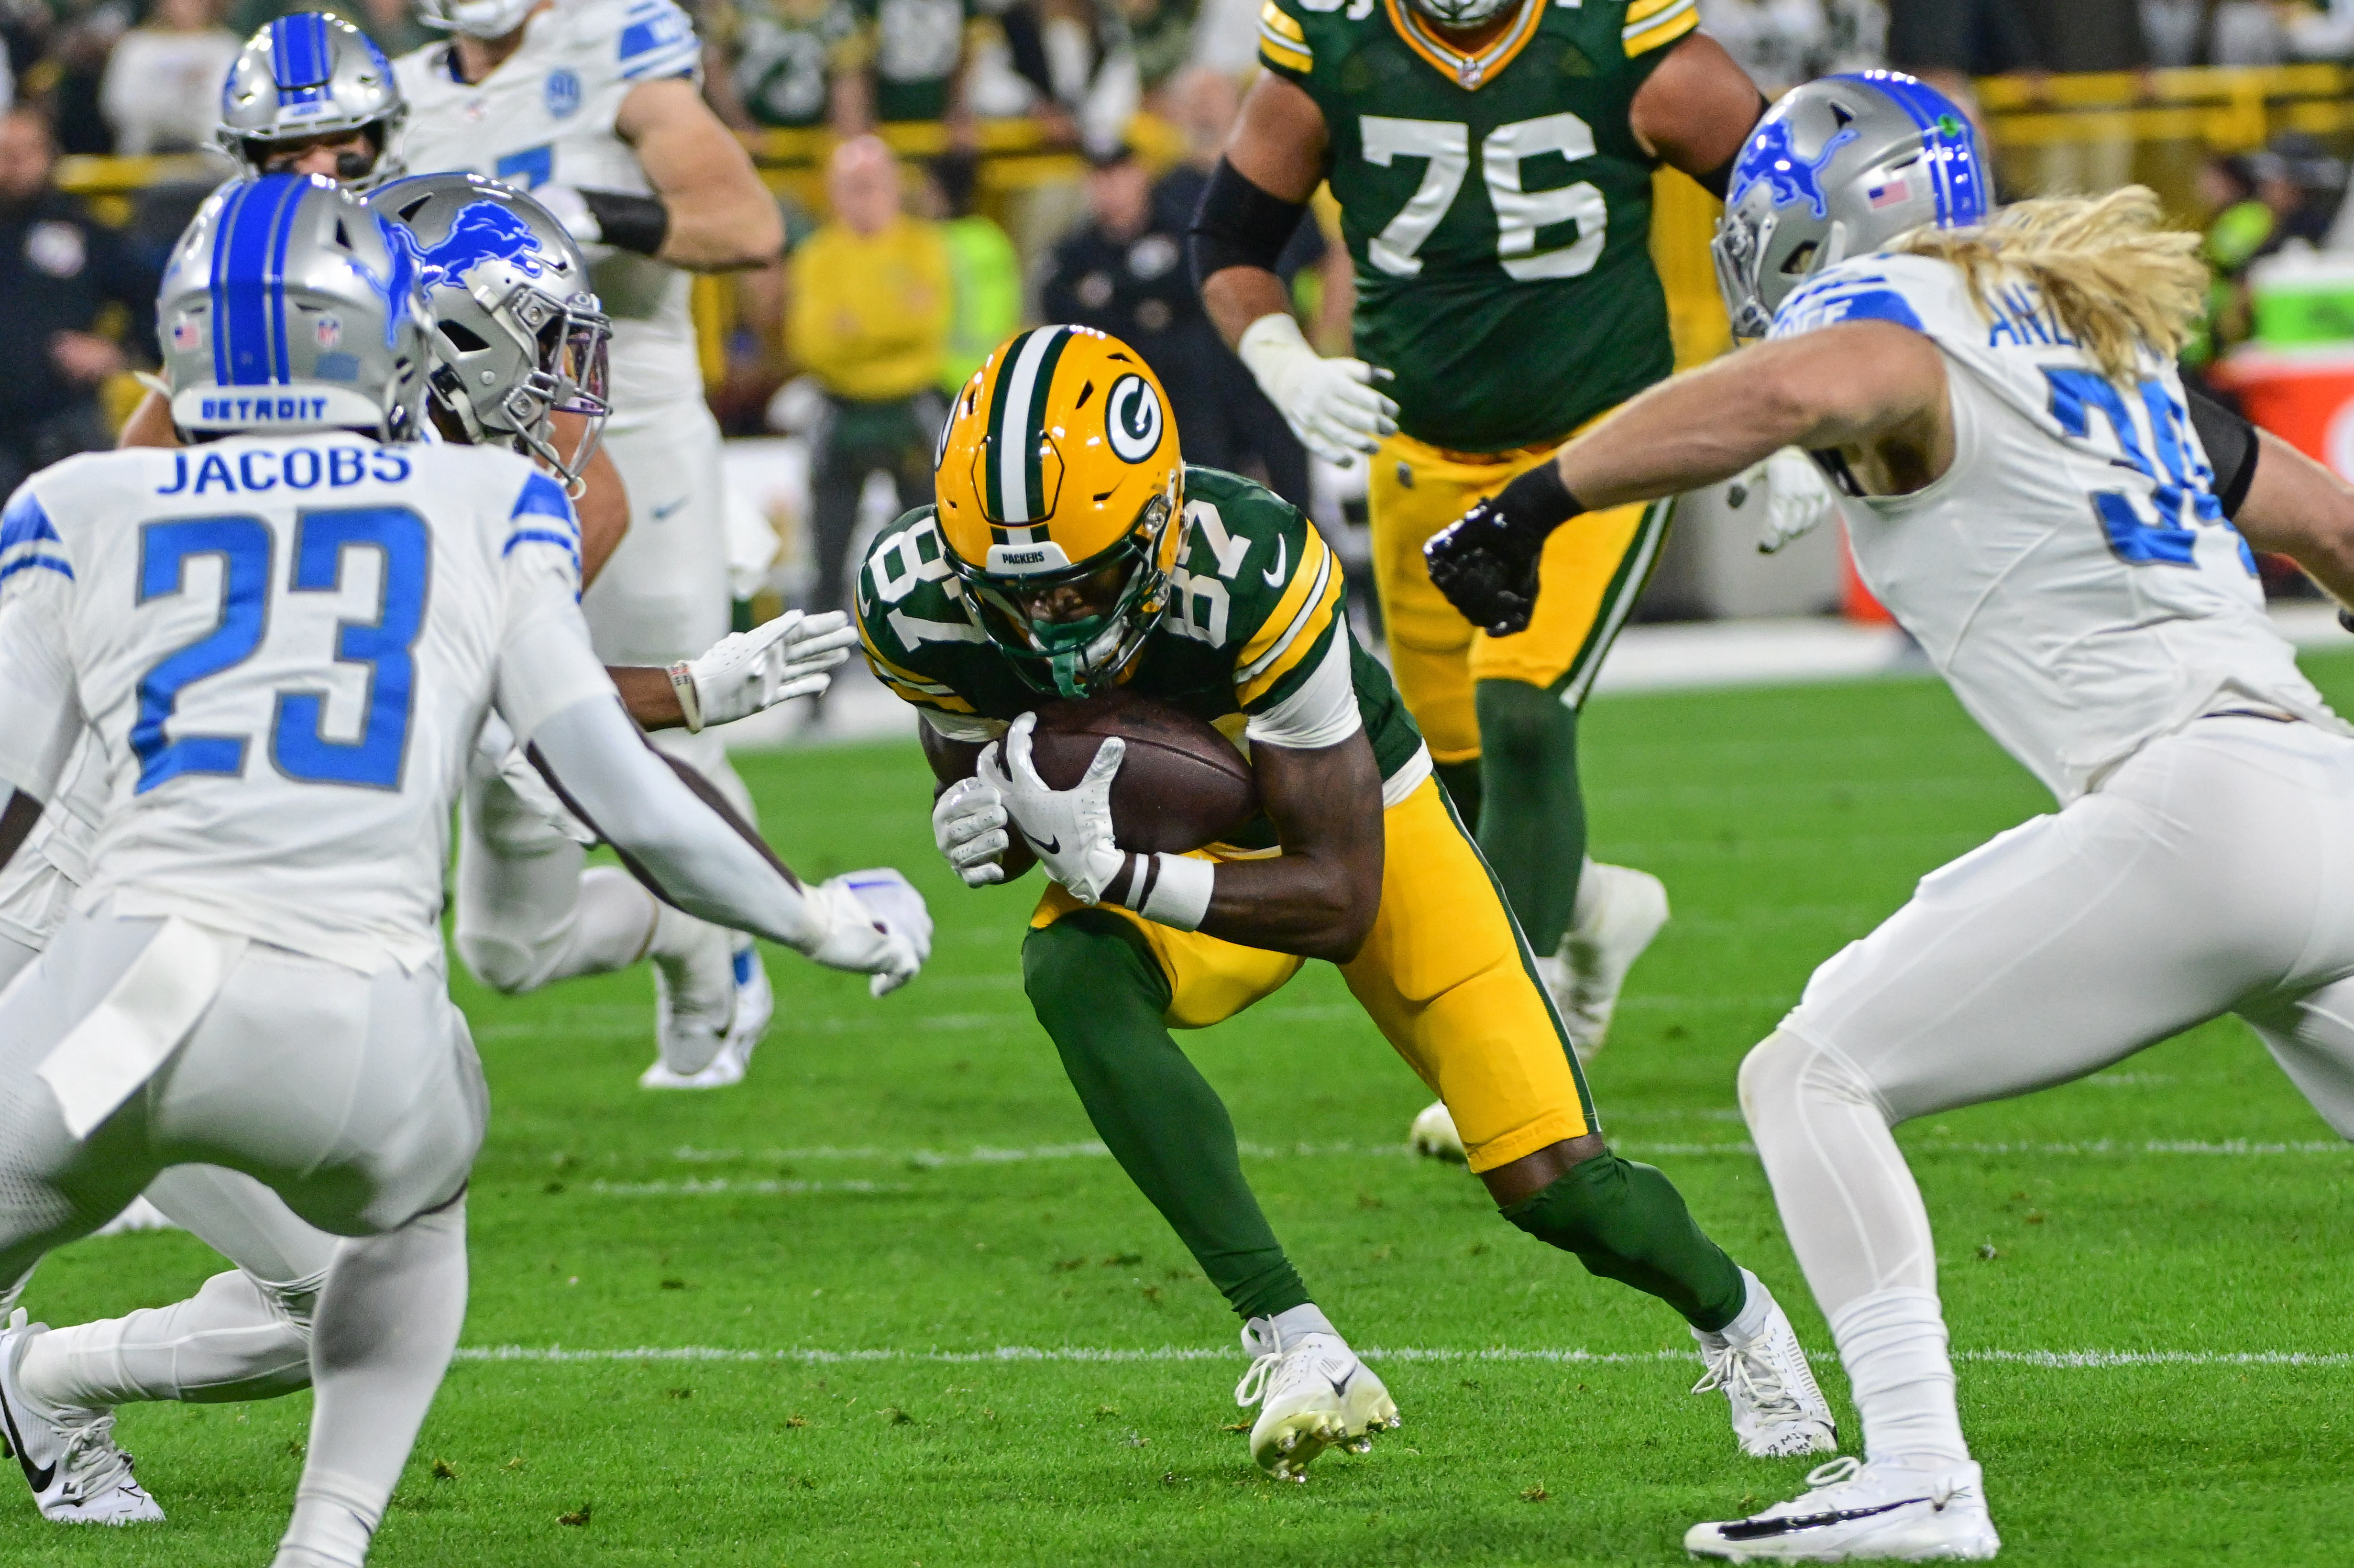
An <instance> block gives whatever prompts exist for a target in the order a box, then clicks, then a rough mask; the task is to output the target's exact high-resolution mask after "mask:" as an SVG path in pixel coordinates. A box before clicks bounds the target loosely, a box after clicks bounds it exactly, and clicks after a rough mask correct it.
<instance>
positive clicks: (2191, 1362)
mask: <svg viewBox="0 0 2354 1568" xmlns="http://www.w3.org/2000/svg"><path fill="white" fill-rule="evenodd" d="M1357 1353H1358V1354H1359V1355H1361V1356H1363V1358H1364V1359H1365V1360H1367V1361H1438V1362H1447V1363H1454V1362H1471V1361H1538V1362H1553V1363H1562V1364H1569V1365H1577V1366H1636V1365H1652V1364H1656V1363H1659V1362H1689V1361H1698V1360H1699V1359H1700V1358H1699V1356H1698V1355H1697V1354H1695V1353H1694V1352H1692V1351H1674V1350H1670V1351H1575V1350H1518V1349H1512V1348H1509V1347H1501V1346H1498V1347H1490V1348H1489V1349H1485V1350H1455V1349H1447V1348H1438V1347H1431V1346H1416V1347H1407V1348H1399V1349H1391V1350H1372V1349H1363V1350H1360V1351H1358V1352H1357ZM1808 1354H1809V1355H1811V1356H1814V1357H1815V1358H1816V1359H1818V1360H1828V1359H1830V1357H1831V1352H1830V1351H1828V1350H1823V1349H1819V1348H1810V1349H1809V1351H1808ZM457 1359H458V1360H460V1361H529V1362H537V1363H543V1364H545V1363H555V1364H573V1363H580V1362H591V1363H598V1362H622V1363H631V1362H644V1361H736V1362H764V1363H765V1362H784V1363H788V1364H798V1365H804V1366H837V1365H842V1364H845V1363H853V1362H864V1361H876V1362H886V1363H887V1362H895V1361H896V1362H904V1363H910V1364H917V1365H923V1364H949V1365H958V1366H967V1365H973V1364H977V1363H995V1364H999V1365H1018V1364H1022V1363H1025V1362H1044V1361H1079V1362H1096V1361H1241V1360H1242V1359H1243V1358H1242V1355H1241V1352H1239V1351H1233V1350H1229V1349H1227V1348H1225V1347H1224V1346H1203V1345H1161V1346H1159V1347H1157V1348H1153V1349H1149V1350H1120V1349H1114V1348H1110V1347H1106V1346H1100V1345H1055V1346H1040V1345H999V1346H997V1347H996V1348H995V1349H993V1350H985V1351H885V1350H875V1351H825V1350H811V1349H804V1348H798V1347H797V1348H794V1349H790V1350H765V1351H764V1350H742V1349H735V1348H731V1347H727V1346H722V1345H639V1346H635V1347H632V1348H630V1349H626V1350H581V1349H575V1348H573V1347H570V1346H564V1345H546V1346H540V1345H467V1346H462V1347H461V1348H460V1350H459V1351H458V1354H457ZM1954 1359H1955V1360H1956V1361H1964V1362H1987V1363H1992V1364H1998V1365H2009V1366H2030V1367H2039V1368H2045V1369H2049V1370H2052V1371H2062V1372H2088V1371H2105V1370H2109V1369H2114V1368H2125V1367H2305V1368H2342V1367H2349V1366H2354V1353H2347V1352H2340V1351H2327V1352H2323V1351H1955V1352H1954Z"/></svg>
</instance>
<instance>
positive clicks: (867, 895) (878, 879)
mask: <svg viewBox="0 0 2354 1568" xmlns="http://www.w3.org/2000/svg"><path fill="white" fill-rule="evenodd" d="M801 895H802V896H803V897H804V898H806V899H807V900H808V901H809V906H810V911H811V914H812V915H813V916H816V917H817V918H818V919H820V920H822V921H823V922H824V923H825V930H826V935H825V939H824V940H823V941H822V942H820V943H819V944H818V945H817V946H816V947H815V948H811V949H809V957H810V959H811V960H813V961H814V962H817V963H821V964H823V965H824V966H825V967H826V968H827V969H848V970H850V971H852V972H853V973H854V974H864V975H871V976H873V977H874V978H873V980H870V981H868V983H867V987H866V989H867V991H868V992H869V993H870V994H872V995H875V996H878V997H879V996H887V995H889V994H890V993H891V992H893V991H897V990H898V989H899V988H900V987H901V986H903V985H906V984H907V982H908V981H909V980H914V979H915V978H916V975H917V971H918V970H920V969H922V968H923V967H924V960H925V959H928V958H930V957H931V956H932V916H931V911H930V910H928V909H927V908H925V907H924V895H922V894H920V893H918V892H917V891H916V890H915V888H914V887H912V886H911V885H909V884H908V882H907V878H906V877H904V876H902V875H900V874H898V873H897V872H896V871H894V870H892V869H891V868H890V867H889V866H887V865H886V866H880V867H877V868H876V869H875V870H873V871H853V872H848V873H845V874H843V875H841V876H837V877H833V878H832V879H830V880H828V881H825V882H822V883H820V884H819V885H817V886H815V887H804V888H803V889H801Z"/></svg>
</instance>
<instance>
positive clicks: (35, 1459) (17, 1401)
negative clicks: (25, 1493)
mask: <svg viewBox="0 0 2354 1568" xmlns="http://www.w3.org/2000/svg"><path fill="white" fill-rule="evenodd" d="M46 1332H48V1326H47V1325H45V1324H41V1323H35V1324H33V1325H32V1326H31V1327H29V1328H27V1326H26V1323H25V1314H24V1313H23V1312H22V1311H18V1312H17V1313H16V1315H15V1316H13V1317H12V1318H10V1319H9V1320H8V1329H7V1331H6V1332H5V1333H0V1448H5V1451H6V1454H7V1455H8V1456H11V1457H14V1458H15V1459H16V1463H17V1465H18V1466H19V1467H22V1468H23V1470H24V1472H25V1481H26V1484H27V1486H30V1487H31V1488H32V1489H33V1501H34V1502H35V1503H36V1504H37V1505H38V1506H39V1508H40V1510H41V1517H42V1518H43V1519H46V1520H51V1521H52V1522H54V1523H58V1524H153V1523H158V1522H160V1521H161V1520H163V1518H164V1510H162V1509H160V1508H158V1507H156V1506H155V1499H154V1498H151V1497H149V1496H148V1495H147V1494H146V1492H145V1491H144V1490H143V1489H141V1488H140V1485H139V1483H138V1482H137V1481H136V1480H134V1479H133V1478H132V1474H131V1456H130V1455H128V1454H126V1453H124V1452H123V1451H122V1449H120V1448H118V1447H116V1446H114V1412H112V1411H111V1410H76V1409H69V1408H68V1407H65V1406H63V1405H51V1404H41V1403H39V1402H37V1401H36V1400H34V1399H33V1398H32V1397H31V1396H30V1395H28V1394H27V1393H25V1391H24V1389H23V1387H22V1386H21V1385H19V1384H18V1383H17V1382H16V1368H17V1366H18V1364H19V1363H21V1362H22V1361H24V1359H25V1347H26V1346H27V1345H29V1344H30V1343H32V1340H33V1336H34V1335H36V1334H41V1333H46Z"/></svg>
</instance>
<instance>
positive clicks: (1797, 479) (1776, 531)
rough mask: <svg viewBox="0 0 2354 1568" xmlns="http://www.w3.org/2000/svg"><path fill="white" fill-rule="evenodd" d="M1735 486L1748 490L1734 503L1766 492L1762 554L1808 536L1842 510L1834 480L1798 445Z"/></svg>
mask: <svg viewBox="0 0 2354 1568" xmlns="http://www.w3.org/2000/svg"><path fill="white" fill-rule="evenodd" d="M1734 487H1735V492H1736V493H1742V492H1745V494H1744V495H1743V496H1742V499H1741V500H1736V501H1734V505H1736V506H1739V505H1741V504H1742V503H1743V501H1746V500H1752V499H1755V497H1756V496H1757V495H1758V494H1759V493H1761V492H1762V493H1763V494H1764V497H1765V516H1764V517H1763V518H1762V519H1761V520H1760V521H1759V522H1758V524H1757V553H1758V554H1759V555H1762V556H1770V555H1773V554H1775V553H1776V552H1777V551H1779V550H1780V549H1781V548H1782V546H1785V545H1787V544H1788V543H1789V542H1790V541H1791V540H1793V539H1799V538H1804V537H1805V536H1806V535H1808V534H1811V533H1813V532H1814V531H1815V529H1816V528H1817V527H1818V526H1819V525H1820V524H1821V523H1822V521H1823V519H1824V518H1826V517H1829V516H1830V515H1831V514H1833V513H1835V512H1837V511H1838V510H1839V497H1838V495H1837V494H1836V493H1833V491H1832V490H1831V483H1830V481H1829V480H1828V479H1825V478H1824V477H1823V471H1822V470H1821V469H1819V468H1817V467H1816V466H1815V460H1814V459H1812V458H1810V457H1808V455H1807V454H1806V453H1804V452H1802V451H1800V450H1798V449H1797V448H1796V447H1784V448H1783V449H1782V450H1780V451H1777V452H1776V453H1775V454H1774V455H1773V456H1771V457H1769V458H1767V459H1766V460H1765V461H1764V462H1761V463H1759V464H1758V465H1757V466H1756V467H1755V468H1753V469H1751V470H1750V471H1748V472H1747V473H1744V474H1743V475H1742V476H1741V477H1740V479H1738V480H1737V481H1735V482H1734Z"/></svg>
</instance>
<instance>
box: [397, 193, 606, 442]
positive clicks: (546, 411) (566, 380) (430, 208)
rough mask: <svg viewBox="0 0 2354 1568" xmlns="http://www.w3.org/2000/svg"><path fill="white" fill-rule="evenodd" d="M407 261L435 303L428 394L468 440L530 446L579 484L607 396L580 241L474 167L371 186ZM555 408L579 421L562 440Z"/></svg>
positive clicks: (600, 311) (595, 307)
mask: <svg viewBox="0 0 2354 1568" xmlns="http://www.w3.org/2000/svg"><path fill="white" fill-rule="evenodd" d="M368 207H369V208H370V210H372V211H374V212H376V213H377V214H380V215H381V216H382V217H385V218H387V219H388V220H389V221H390V222H391V223H392V225H393V228H394V232H395V234H396V236H397V238H398V241H399V243H400V244H401V245H402V246H403V247H404V248H405V249H407V250H408V255H409V257H410V259H411V260H412V261H413V262H414V264H415V266H416V269H417V274H418V278H419V281H420V282H421V283H422V284H423V286H424V289H425V299H426V304H427V307H428V309H429V310H430V311H431V312H432V313H433V371H432V378H431V380H432V387H433V397H434V400H435V402H436V403H437V404H438V405H439V406H440V408H442V409H443V410H445V411H446V412H447V413H448V415H449V416H450V418H452V419H454V420H455V421H456V422H457V424H458V426H459V428H460V429H462V430H463V432H464V433H465V437H466V439H467V440H470V441H488V442H495V443H498V444H501V445H504V446H510V447H513V448H514V450H517V451H520V452H523V453H524V454H525V455H526V456H529V457H535V458H537V459H538V460H540V461H542V462H544V463H546V464H547V465H548V467H550V468H551V469H553V470H555V471H557V473H559V474H561V475H563V476H564V479H565V482H567V484H577V483H578V482H579V479H580V475H581V473H582V472H583V471H585V470H586V469H587V467H588V460H589V457H590V456H591V454H593V453H594V452H595V451H596V450H597V441H598V439H599V436H600V435H601V434H602V432H603V430H604V427H605V419H606V417H607V415H608V414H610V412H611V408H612V406H611V404H610V403H609V402H608V401H607V400H606V394H605V377H606V355H607V352H608V344H609V342H610V338H611V337H612V331H613V329H612V323H611V322H610V321H609V320H608V319H607V318H606V315H605V312H604V308H603V307H602V306H601V305H600V304H599V302H598V300H597V296H596V295H595V294H594V293H591V292H590V291H589V288H588V262H587V260H585V259H583V257H582V256H581V254H580V248H579V246H578V245H577V244H575V243H574V242H573V239H572V237H571V236H570V235H569V234H567V233H566V232H565V228H564V226H563V225H562V224H561V223H558V222H557V220H556V218H555V217H554V216H553V215H552V214H550V213H549V212H548V210H547V209H546V207H542V206H540V205H539V203H537V202H535V201H534V200H533V199H532V198H531V197H530V196H525V194H524V193H523V192H521V191H519V190H516V189H514V187H512V186H509V185H501V184H499V183H498V182H497V181H495V180H490V179H485V178H483V177H482V175H465V174H449V175H416V176H414V177H412V178H409V179H405V180H400V181H398V182H396V183H394V184H392V185H386V186H384V187H383V188H382V189H380V190H378V191H376V193H375V194H373V195H372V196H369V197H368ZM557 414H570V415H577V416H578V417H579V418H581V419H582V420H583V421H584V427H583V429H582V432H581V436H580V440H578V442H577V443H576V444H575V445H574V447H573V450H570V451H568V452H567V451H563V450H559V443H558V442H557V430H556V428H555V416H556V415H557Z"/></svg>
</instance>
